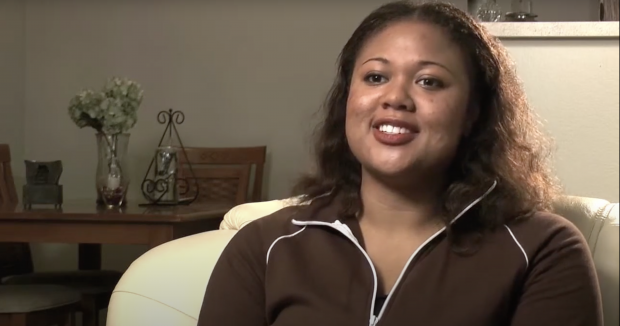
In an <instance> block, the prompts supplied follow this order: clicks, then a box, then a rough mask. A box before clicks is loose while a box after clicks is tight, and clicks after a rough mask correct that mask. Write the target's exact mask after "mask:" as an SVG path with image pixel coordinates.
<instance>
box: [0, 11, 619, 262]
mask: <svg viewBox="0 0 620 326" xmlns="http://www.w3.org/2000/svg"><path fill="white" fill-rule="evenodd" d="M2 1H4V0H2ZM382 2H383V1H381V0H366V1H358V2H356V5H355V6H352V5H351V3H349V2H334V3H328V2H324V1H322V2H317V3H314V4H311V3H310V2H294V3H291V2H283V1H266V2H265V1H261V2H256V3H255V4H252V3H251V2H249V1H243V2H241V3H238V2H235V3H234V4H233V2H231V3H230V4H225V3H224V2H200V3H199V2H194V1H181V2H174V3H173V2H172V1H153V2H149V5H148V6H145V5H144V4H143V3H142V2H139V1H122V2H121V1H115V2H106V3H104V2H100V1H67V0H55V1H53V2H49V1H40V0H28V1H27V2H26V13H27V15H26V18H25V32H24V33H22V34H20V33H19V29H16V30H15V31H18V32H17V33H16V34H11V33H9V36H5V33H3V32H0V33H3V34H2V40H1V41H0V42H7V40H8V41H10V40H13V39H14V40H16V41H13V43H11V44H13V45H12V47H11V50H10V51H4V50H3V51H2V54H1V55H2V59H3V60H2V61H3V62H4V61H5V60H4V58H5V57H8V58H9V60H13V61H12V62H15V66H13V65H12V64H11V65H8V66H7V67H10V68H9V70H10V71H11V72H12V75H11V76H14V77H8V78H7V77H5V76H4V74H3V75H2V76H1V77H0V78H1V79H0V83H1V85H2V86H3V87H1V88H0V92H2V93H0V94H2V95H1V96H0V100H1V101H2V102H1V105H2V107H3V108H0V110H3V111H2V112H3V115H2V117H6V116H10V117H12V118H11V119H14V120H11V121H17V122H16V123H13V122H11V123H7V122H4V121H6V120H4V119H3V120H0V126H6V127H3V128H0V139H2V138H4V137H6V138H8V139H9V141H10V142H11V143H12V145H13V144H14V147H15V148H16V149H17V151H19V150H20V149H21V150H23V151H24V157H25V158H28V159H42V160H47V159H62V160H63V163H64V166H65V170H64V171H65V172H64V175H63V177H62V179H61V182H62V183H63V184H64V186H65V196H66V198H68V199H71V198H84V197H91V198H92V197H93V195H94V189H93V181H94V168H95V149H94V145H95V143H94V135H93V132H92V131H91V130H80V129H78V128H77V127H76V126H75V125H73V124H72V122H71V121H70V120H69V118H68V116H67V114H66V106H67V103H68V101H69V99H70V97H71V96H73V95H74V94H75V93H76V92H77V91H79V90H80V89H81V88H83V87H99V86H100V85H101V84H102V83H103V81H104V80H105V79H106V78H107V77H109V76H111V75H115V74H120V75H124V76H128V77H130V78H133V79H135V80H137V81H139V82H140V83H142V84H143V86H144V88H145V96H146V97H145V101H144V105H143V107H142V108H141V111H140V114H139V122H138V124H137V125H136V127H135V129H133V131H132V140H131V145H130V150H131V157H132V165H131V173H132V177H133V179H134V181H133V187H132V189H131V191H132V192H131V200H136V201H137V200H140V199H141V198H140V196H139V192H138V189H137V187H136V185H138V184H139V182H140V181H141V179H142V177H143V173H144V172H145V169H146V168H147V166H148V159H149V158H150V155H151V154H152V152H153V148H154V146H155V145H156V142H157V140H158V139H159V136H160V133H161V132H162V127H161V126H160V125H158V124H157V122H156V121H155V115H156V113H157V112H158V111H160V110H164V109H167V108H169V107H173V108H175V109H181V110H183V111H184V112H185V113H186V115H187V117H188V120H187V121H186V123H185V124H183V125H182V126H181V127H180V130H179V131H180V133H181V135H182V137H183V138H184V142H185V144H186V145H192V146H251V145H263V144H265V145H267V146H268V152H269V157H268V161H269V163H268V167H267V171H266V173H267V185H266V195H267V197H268V198H278V197H282V196H285V195H286V194H287V192H288V188H289V186H290V183H291V181H292V180H293V178H294V177H295V176H296V175H297V174H298V173H299V172H300V171H301V170H303V169H304V168H305V167H306V166H307V161H308V154H307V142H306V140H307V134H308V132H309V130H310V127H311V123H310V122H311V119H312V114H313V113H314V112H315V110H316V109H317V108H318V106H319V105H320V103H321V101H322V99H323V96H324V95H325V92H326V91H327V89H328V87H329V85H330V82H331V80H332V77H333V73H334V69H333V67H334V62H335V59H336V55H337V53H338V51H339V50H340V48H341V46H342V45H343V43H344V42H345V40H346V39H347V37H348V36H349V35H350V33H351V32H352V30H353V29H354V27H355V26H356V24H357V23H358V22H359V21H360V20H361V19H362V17H363V16H364V15H366V14H367V13H368V12H369V11H370V10H371V9H373V8H374V7H376V6H377V5H378V4H380V3H382ZM0 3H2V2H0ZM2 6H5V5H4V3H3V5H2ZM0 8H4V7H0ZM11 8H13V9H16V12H18V13H21V11H20V10H19V6H14V7H11ZM3 11H4V10H2V11H0V13H2V12H3ZM0 15H3V16H0V17H4V16H6V15H4V14H0ZM9 17H10V18H11V19H10V20H9V21H14V23H13V24H14V25H15V26H21V25H20V24H21V23H20V17H22V16H19V15H9ZM21 19H23V18H21ZM0 21H3V22H2V23H1V24H7V22H6V21H5V20H4V19H2V20H0ZM2 26H4V25H2ZM1 30H2V29H0V31H1ZM11 35H13V36H11ZM20 35H21V36H20ZM24 35H25V36H24ZM24 39H25V50H24V49H22V47H21V46H20V45H19V44H20V42H24ZM2 44H4V43H2ZM506 44H507V46H508V47H509V49H510V51H511V53H512V54H513V56H514V57H515V60H516V62H517V64H518V69H519V72H520V74H521V76H522V78H523V80H524V83H525V86H526V88H527V91H528V94H529V97H530V98H531V100H532V103H533V104H534V106H535V107H536V109H537V110H538V111H539V112H540V114H541V115H542V117H543V118H545V119H546V120H547V123H546V126H547V127H548V129H549V130H550V131H551V133H552V134H553V135H554V137H555V138H556V140H557V142H558V147H559V148H558V172H559V174H560V176H561V178H562V180H563V181H564V182H565V184H566V188H567V189H568V190H569V192H570V193H573V194H577V195H583V196H594V197H602V198H605V199H608V200H613V201H617V200H618V178H619V176H618V39H617V38H616V39H614V40H607V41H594V40H562V41H560V40H557V41H549V40H521V41H506ZM24 51H25V52H24ZM20 58H25V59H20ZM4 65H6V64H4V63H0V67H3V69H6V68H4ZM20 65H21V66H20ZM15 67H17V68H15ZM19 67H25V74H24V75H23V76H25V81H24V80H23V79H21V81H20V83H16V84H15V85H18V86H15V85H14V84H13V83H12V82H11V81H10V80H12V79H13V78H15V79H16V80H20V78H24V77H23V76H22V77H20V74H19ZM5 85H9V87H8V89H14V91H7V90H6V89H7V87H6V86H5ZM19 85H25V86H19ZM19 92H25V94H24V96H21V97H20V96H16V95H14V94H20V93H19ZM5 94H8V95H5ZM20 99H23V100H24V101H25V109H24V110H20V109H11V110H12V111H7V112H8V114H5V110H6V108H4V107H5V106H7V105H6V104H7V103H9V104H10V103H13V104H14V106H17V107H20V108H21V106H20V103H21V102H20ZM8 106H10V105H8ZM22 115H23V117H22ZM13 117H14V118H13ZM22 119H23V123H22V122H21V121H22ZM4 128H13V129H10V130H11V131H10V132H6V131H5V132H3V133H2V131H1V129H4ZM5 130H9V129H5ZM20 135H23V136H20ZM33 249H34V253H35V258H36V261H35V263H36V267H37V268H38V269H44V270H52V269H66V268H74V267H75V266H76V248H75V246H73V245H64V244H55V245H35V246H34V248H33ZM104 250H105V251H104V267H106V268H119V269H122V268H125V267H126V266H127V265H128V264H129V263H130V262H131V261H132V260H133V259H135V258H136V257H137V255H139V254H140V253H141V252H143V251H144V248H141V247H122V248H119V247H118V246H105V249H104Z"/></svg>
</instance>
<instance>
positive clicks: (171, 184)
mask: <svg viewBox="0 0 620 326" xmlns="http://www.w3.org/2000/svg"><path fill="white" fill-rule="evenodd" d="M157 121H158V122H159V123H160V124H165V125H166V128H165V129H164V133H163V135H162V136H161V139H160V140H159V144H158V145H157V149H156V150H155V155H154V156H153V159H152V160H151V164H149V168H148V170H147V171H146V175H145V176H144V180H143V181H142V195H143V196H144V198H145V199H146V200H147V201H148V203H147V204H141V205H140V206H148V205H189V204H191V203H192V202H194V200H196V198H198V192H199V188H198V183H197V182H196V176H195V174H194V170H193V169H192V164H191V162H189V160H188V159H187V153H186V152H185V147H184V146H183V142H182V141H181V136H179V132H178V131H177V128H176V125H180V124H182V123H183V121H185V115H184V114H183V112H181V111H173V110H172V109H169V110H168V111H161V112H159V114H158V115H157ZM166 136H167V137H168V139H167V142H165V143H164V138H166ZM175 136H176V138H177V141H178V143H179V146H172V143H173V138H174V137H175ZM181 155H183V157H184V158H185V161H184V164H186V165H187V170H188V171H189V173H187V170H186V173H185V176H184V177H185V178H180V177H179V159H180V157H181ZM153 165H155V168H154V169H153ZM151 169H153V171H151ZM150 174H152V178H149V175H150ZM188 179H191V180H193V182H188ZM179 184H183V185H186V186H187V187H184V188H185V191H184V192H183V193H179ZM192 188H193V189H192ZM190 190H193V194H192V196H190V197H187V198H181V196H182V195H184V194H187V193H188V192H189V191H190Z"/></svg>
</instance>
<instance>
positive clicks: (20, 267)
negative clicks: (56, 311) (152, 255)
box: [0, 144, 122, 326]
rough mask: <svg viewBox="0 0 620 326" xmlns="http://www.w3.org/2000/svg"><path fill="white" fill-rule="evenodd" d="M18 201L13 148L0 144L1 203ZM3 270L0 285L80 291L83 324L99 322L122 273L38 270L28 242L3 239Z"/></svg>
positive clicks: (0, 254)
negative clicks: (12, 165) (10, 241)
mask: <svg viewBox="0 0 620 326" xmlns="http://www.w3.org/2000/svg"><path fill="white" fill-rule="evenodd" d="M17 204H18V198H17V192H16V190H15V183H14V180H13V175H12V172H11V153H10V149H9V146H8V145H6V144H0V206H2V205H17ZM0 271H2V272H3V273H2V274H4V275H1V277H0V284H1V285H0V286H4V285H25V286H26V285H27V286H32V285H48V284H54V285H62V286H66V287H67V288H70V289H72V290H75V291H77V292H78V293H79V294H80V295H81V300H80V302H79V307H78V310H79V311H80V312H82V325H83V326H97V325H99V311H100V310H102V309H105V308H106V307H107V306H108V302H109V301H110V297H111V296H112V291H113V290H114V287H115V286H116V283H118V281H119V280H120V278H121V276H122V273H121V272H118V271H99V270H95V271H79V270H75V271H54V272H35V271H34V267H33V263H32V255H31V252H30V245H29V244H28V243H2V242H0ZM9 271H10V272H11V273H8V272H9ZM31 288H36V287H31ZM0 325H4V324H1V323H0Z"/></svg>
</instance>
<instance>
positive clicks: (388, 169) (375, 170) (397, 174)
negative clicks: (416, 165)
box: [365, 162, 413, 179]
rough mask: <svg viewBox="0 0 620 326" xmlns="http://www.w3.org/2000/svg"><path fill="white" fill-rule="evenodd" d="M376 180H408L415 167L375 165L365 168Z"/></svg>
mask: <svg viewBox="0 0 620 326" xmlns="http://www.w3.org/2000/svg"><path fill="white" fill-rule="evenodd" d="M365 170H367V171H368V172H369V173H370V174H372V175H373V177H375V178H380V179H403V178H405V179H407V178H408V177H410V176H411V174H412V170H413V166H412V165H411V164H402V163H401V164H395V163H393V162H392V163H383V164H373V165H372V166H368V167H366V168H365Z"/></svg>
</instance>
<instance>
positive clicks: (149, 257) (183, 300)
mask: <svg viewBox="0 0 620 326" xmlns="http://www.w3.org/2000/svg"><path fill="white" fill-rule="evenodd" d="M296 203H297V200H296V199H295V198H290V199H285V200H273V201H266V202H259V203H248V204H243V205H239V206H237V207H234V208H233V209H231V210H230V211H229V212H228V213H227V214H226V216H225V217H224V221H223V222H222V224H221V226H220V230H218V231H210V232H205V233H202V234H197V235H193V236H189V237H185V238H182V239H178V240H175V241H172V242H168V243H166V244H163V245H161V246H159V247H156V248H154V249H152V250H150V251H149V252H147V253H145V254H144V255H143V256H142V257H140V258H139V259H137V260H136V261H134V262H133V264H132V265H131V266H130V267H129V269H128V270H127V271H126V272H125V274H124V275H123V277H122V279H121V280H120V282H119V283H118V284H117V286H116V289H115V290H114V293H113V294H112V299H111V301H110V304H109V308H108V319H107V325H108V326H195V325H196V322H197V318H198V314H199V312H200V307H201V304H202V299H203V296H204V291H205V288H206V286H207V282H208V280H209V277H210V275H211V270H212V269H213V266H214V265H215V263H216V261H217V259H218V257H219V255H220V253H221V252H222V250H223V249H224V247H225V246H226V244H227V243H228V241H229V240H230V239H231V238H232V237H233V235H234V234H235V233H236V230H238V229H240V228H242V227H243V226H245V225H247V224H248V223H250V222H251V221H253V220H256V219H259V218H261V217H263V216H266V215H269V214H271V213H272V212H275V211H277V210H279V209H281V208H283V207H285V206H288V205H295V204H296ZM555 209H556V211H557V213H559V214H560V215H562V216H565V217H566V218H567V219H569V220H570V221H572V222H573V223H574V224H575V225H576V226H577V227H578V228H579V229H580V230H581V231H582V232H583V234H584V236H585V238H586V239H587V240H588V243H589V245H590V248H591V250H592V252H593V254H594V261H595V264H596V268H597V271H598V276H599V280H600V284H601V291H602V293H603V302H604V313H605V325H610V326H614V325H618V322H619V319H618V294H619V293H618V286H619V280H618V278H619V277H618V260H619V259H618V252H619V249H618V246H619V244H618V237H619V233H618V229H619V227H618V223H619V218H618V204H617V203H613V204H612V203H609V202H608V201H606V200H602V199H594V198H583V197H565V198H563V199H562V200H561V201H558V203H557V205H556V208H555Z"/></svg>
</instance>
